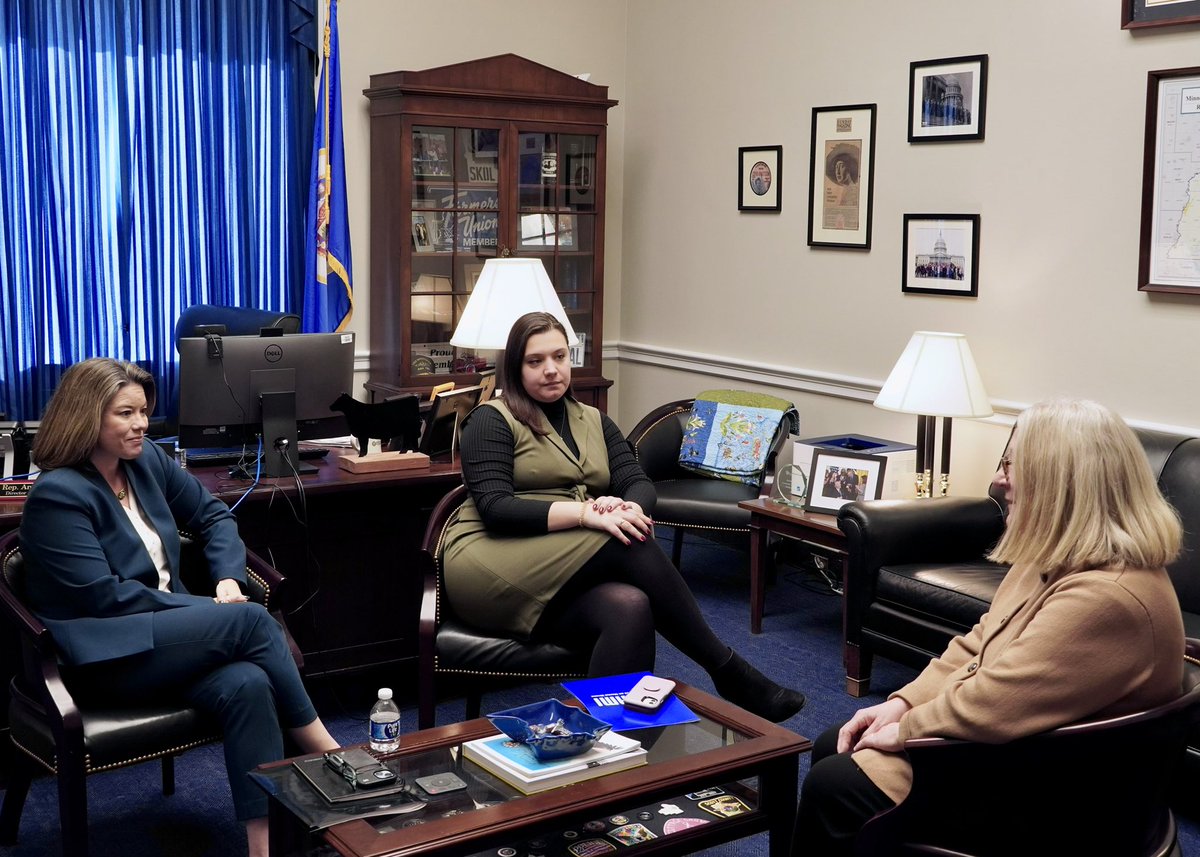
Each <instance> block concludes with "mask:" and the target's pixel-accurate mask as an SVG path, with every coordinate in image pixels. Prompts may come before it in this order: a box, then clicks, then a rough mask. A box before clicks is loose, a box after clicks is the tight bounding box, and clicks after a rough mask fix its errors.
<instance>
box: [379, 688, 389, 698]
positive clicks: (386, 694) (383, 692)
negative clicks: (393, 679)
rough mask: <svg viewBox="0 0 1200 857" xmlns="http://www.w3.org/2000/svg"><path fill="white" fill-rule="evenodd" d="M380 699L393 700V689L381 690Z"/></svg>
mask: <svg viewBox="0 0 1200 857" xmlns="http://www.w3.org/2000/svg"><path fill="white" fill-rule="evenodd" d="M379 698H380V699H391V698H392V689H391V688H390V687H381V688H379Z"/></svg>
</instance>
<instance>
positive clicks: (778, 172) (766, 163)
mask: <svg viewBox="0 0 1200 857" xmlns="http://www.w3.org/2000/svg"><path fill="white" fill-rule="evenodd" d="M782 206H783V146H742V147H740V148H739V149H738V211H779V210H780V209H781V208H782Z"/></svg>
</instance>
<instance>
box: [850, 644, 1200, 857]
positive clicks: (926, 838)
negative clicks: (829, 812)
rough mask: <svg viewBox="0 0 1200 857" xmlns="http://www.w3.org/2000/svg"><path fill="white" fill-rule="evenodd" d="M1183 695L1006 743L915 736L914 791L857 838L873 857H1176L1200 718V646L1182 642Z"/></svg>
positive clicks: (911, 745)
mask: <svg viewBox="0 0 1200 857" xmlns="http://www.w3.org/2000/svg"><path fill="white" fill-rule="evenodd" d="M1187 651H1188V657H1187V658H1186V662H1185V664H1184V680H1183V688H1182V695H1181V696H1179V697H1177V698H1176V699H1174V700H1172V701H1171V702H1168V703H1165V704H1164V705H1160V706H1158V707H1156V708H1151V709H1149V710H1147V711H1141V712H1137V713H1135V714H1127V715H1124V716H1122V717H1111V718H1107V719H1104V720H1090V721H1085V722H1081V723H1074V724H1071V725H1069V726H1063V727H1061V728H1059V729H1054V730H1052V731H1049V732H1043V733H1041V734H1038V735H1031V736H1029V737H1027V738H1021V739H1019V740H1017V741H1012V742H1010V743H1007V744H975V743H972V742H970V741H951V740H947V739H943V738H917V739H914V740H911V741H907V742H905V744H904V751H905V752H906V753H907V754H908V758H909V761H910V762H912V766H913V787H912V791H911V792H910V793H909V795H908V797H906V798H905V799H904V800H903V801H901V802H900V803H899V804H897V805H896V806H895V807H893V808H892V809H889V810H886V811H884V812H882V813H880V814H879V815H877V816H875V817H874V818H873V819H871V820H870V821H869V822H867V824H866V826H864V827H863V829H862V831H861V833H860V834H859V835H858V838H857V839H856V840H855V853H856V854H859V855H862V857H869V855H878V854H888V855H911V854H941V855H961V857H989V855H996V856H997V857H999V855H1005V857H1007V855H1014V854H1021V855H1031V857H1040V855H1050V854H1054V855H1077V854H1120V855H1122V857H1166V855H1170V854H1175V853H1178V851H1177V842H1176V828H1175V819H1174V816H1173V815H1172V813H1171V810H1170V806H1169V794H1170V789H1171V782H1172V778H1173V774H1174V772H1175V770H1176V769H1177V768H1178V767H1179V766H1180V765H1181V764H1182V763H1183V756H1184V749H1185V747H1186V746H1187V736H1188V733H1189V730H1191V729H1193V728H1195V725H1196V723H1197V722H1198V721H1200V661H1198V660H1196V656H1197V655H1200V641H1197V640H1190V639H1189V640H1188V646H1187Z"/></svg>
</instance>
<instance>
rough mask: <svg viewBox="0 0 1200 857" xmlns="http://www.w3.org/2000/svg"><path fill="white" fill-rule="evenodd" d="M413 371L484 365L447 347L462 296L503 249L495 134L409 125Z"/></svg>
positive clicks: (464, 297)
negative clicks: (485, 264)
mask: <svg viewBox="0 0 1200 857" xmlns="http://www.w3.org/2000/svg"><path fill="white" fill-rule="evenodd" d="M410 136H411V141H410V142H411V147H412V148H411V151H412V157H411V169H412V185H411V186H412V213H411V217H412V223H411V234H410V235H408V236H404V239H403V240H407V241H409V242H411V247H412V254H411V259H412V265H411V276H410V283H409V285H410V288H411V296H410V297H411V304H410V314H409V324H410V329H409V331H408V337H407V341H408V343H409V344H410V354H409V360H410V369H411V373H412V374H413V375H414V376H415V375H448V374H454V373H461V372H472V371H475V370H476V369H477V368H484V366H486V363H485V362H482V361H480V360H477V359H476V358H475V357H474V355H472V354H470V353H467V352H464V351H462V350H461V349H456V348H454V347H452V346H451V345H450V337H451V336H452V335H453V333H454V329H455V327H456V326H457V325H458V320H459V318H460V317H461V316H462V311H463V308H464V307H465V306H466V303H467V296H468V295H469V294H470V293H471V290H472V288H474V285H475V280H476V279H477V278H478V277H479V272H480V271H481V270H482V269H483V263H484V260H486V259H488V258H490V257H493V256H496V255H497V253H498V252H499V246H500V129H499V128H498V127H496V128H468V127H453V126H431V125H413V126H412V128H411V131H410Z"/></svg>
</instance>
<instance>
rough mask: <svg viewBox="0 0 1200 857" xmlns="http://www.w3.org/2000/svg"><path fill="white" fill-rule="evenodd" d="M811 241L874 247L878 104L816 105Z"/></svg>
mask: <svg viewBox="0 0 1200 857" xmlns="http://www.w3.org/2000/svg"><path fill="white" fill-rule="evenodd" d="M811 152H812V154H811V160H810V162H809V169H808V187H809V200H808V245H809V246H810V247H840V248H843V249H854V250H870V249H871V206H872V200H873V197H874V188H875V105H874V104H852V105H847V106H845V107H814V108H813V112H812V150H811Z"/></svg>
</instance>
